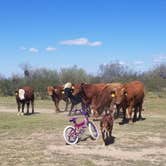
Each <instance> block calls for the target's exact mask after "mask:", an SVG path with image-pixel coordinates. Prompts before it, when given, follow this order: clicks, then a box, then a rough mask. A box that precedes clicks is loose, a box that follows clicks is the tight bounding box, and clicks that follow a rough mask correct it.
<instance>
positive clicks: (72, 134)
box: [63, 109, 99, 145]
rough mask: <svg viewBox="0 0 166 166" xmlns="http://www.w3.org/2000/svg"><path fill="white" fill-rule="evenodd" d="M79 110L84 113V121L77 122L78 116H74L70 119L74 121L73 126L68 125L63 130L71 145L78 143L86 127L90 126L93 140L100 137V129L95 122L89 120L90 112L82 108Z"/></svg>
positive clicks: (66, 139) (67, 141)
mask: <svg viewBox="0 0 166 166" xmlns="http://www.w3.org/2000/svg"><path fill="white" fill-rule="evenodd" d="M77 111H78V110H77ZM79 111H80V113H81V114H82V115H84V119H83V121H82V122H80V123H77V117H73V118H71V119H70V120H69V122H72V123H73V126H66V127H65V129H64V131H63V137H64V139H65V142H66V143H67V144H69V145H73V144H76V143H78V141H79V139H80V138H81V136H82V135H83V133H84V132H85V130H86V128H88V130H89V133H90V137H91V138H92V139H93V140H96V139H98V137H99V131H98V129H97V127H96V126H95V124H94V123H93V122H92V121H90V120H89V118H88V113H87V112H86V111H85V110H83V109H80V110H79ZM75 112H76V110H75Z"/></svg>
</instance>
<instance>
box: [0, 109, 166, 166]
mask: <svg viewBox="0 0 166 166" xmlns="http://www.w3.org/2000/svg"><path fill="white" fill-rule="evenodd" d="M36 112H37V113H38V114H35V115H32V116H31V117H33V116H34V117H33V118H38V119H37V120H38V121H39V122H41V123H44V124H45V128H42V126H43V124H42V125H41V126H40V125H39V128H37V127H35V125H36V124H34V126H33V123H35V119H34V121H33V123H32V122H31V121H29V120H30V119H31V117H28V118H27V117H17V116H16V109H15V108H7V107H4V106H1V107H0V116H1V117H2V115H3V116H7V117H8V114H9V113H12V115H11V117H9V119H10V118H11V119H14V118H16V121H17V120H19V119H21V118H22V119H24V121H23V122H22V119H21V122H20V124H21V125H24V124H26V123H32V129H28V130H29V133H28V134H27V133H26V131H27V127H26V126H25V128H24V127H23V128H20V129H18V130H14V129H16V128H17V125H16V127H15V128H14V127H13V128H12V130H11V132H9V131H10V130H8V128H10V127H9V126H8V128H5V127H4V126H5V125H3V123H1V124H0V147H1V150H0V165H2V166H8V165H19V166H22V165H42V166H46V165H51V166H54V165H64V166H66V165H72V166H75V165H81V166H82V165H87V166H93V165H97V166H114V165H116V166H122V165H123V166H126V165H129V166H130V165H131V166H143V165H146V166H147V165H149V166H151V165H152V166H153V165H160V166H164V165H166V132H165V131H166V125H165V124H166V113H165V114H163V113H162V114H158V113H156V112H149V111H147V112H144V117H145V118H146V119H145V120H144V121H138V122H136V123H130V124H125V125H119V122H120V120H121V119H118V120H115V123H114V129H113V137H114V143H113V144H110V145H108V146H105V145H104V143H103V141H102V139H101V135H100V137H99V139H98V140H96V141H94V140H91V139H90V138H88V139H84V137H86V135H84V136H83V138H82V141H80V142H79V143H78V144H76V145H72V146H71V145H66V144H65V142H64V139H63V136H62V132H63V128H64V127H65V126H66V125H68V124H69V123H68V119H69V117H68V116H67V112H63V113H59V114H55V113H54V111H53V109H48V108H47V109H44V108H37V109H36ZM6 114H7V115H6ZM33 118H32V119H33ZM2 119H3V120H4V118H2ZM45 119H46V120H45ZM25 120H27V121H28V122H25ZM47 120H48V121H49V120H50V124H52V123H53V122H54V121H57V127H56V129H55V128H51V127H50V126H51V125H50V124H49V122H48V121H47ZM14 122H15V120H13V124H15V123H14ZM6 124H7V123H6ZM13 124H12V125H13ZM95 124H96V125H97V126H98V128H99V122H95ZM21 129H23V130H24V131H22V132H21ZM19 130H20V131H19Z"/></svg>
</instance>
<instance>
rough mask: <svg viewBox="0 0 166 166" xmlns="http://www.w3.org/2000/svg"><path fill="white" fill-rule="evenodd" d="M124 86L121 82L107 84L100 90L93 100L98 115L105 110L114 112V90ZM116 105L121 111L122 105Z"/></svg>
mask: <svg viewBox="0 0 166 166" xmlns="http://www.w3.org/2000/svg"><path fill="white" fill-rule="evenodd" d="M122 86H123V85H122V84H121V83H109V84H105V86H104V88H103V89H101V90H100V92H99V93H98V94H97V96H96V97H95V98H94V100H93V102H92V109H93V111H94V112H95V113H96V116H98V115H100V114H101V113H102V112H103V111H104V110H105V111H107V110H108V111H110V112H111V113H112V112H114V110H115V109H114V104H113V103H114V102H113V99H114V91H116V90H117V89H120V88H121V87H122ZM116 107H117V111H118V112H119V109H120V106H119V105H117V106H116Z"/></svg>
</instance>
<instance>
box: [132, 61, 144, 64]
mask: <svg viewBox="0 0 166 166" xmlns="http://www.w3.org/2000/svg"><path fill="white" fill-rule="evenodd" d="M143 64H144V61H135V62H134V65H143Z"/></svg>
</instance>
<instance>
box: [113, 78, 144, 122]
mask: <svg viewBox="0 0 166 166" xmlns="http://www.w3.org/2000/svg"><path fill="white" fill-rule="evenodd" d="M144 95H145V92H144V85H143V83H142V82H140V81H132V82H129V83H126V84H124V85H123V87H122V88H121V89H120V90H118V91H115V98H114V101H115V103H116V104H122V108H123V112H124V117H123V122H125V121H126V109H127V108H128V119H131V118H132V110H133V109H134V117H133V122H134V121H136V120H141V119H143V118H142V115H141V112H142V105H143V100H144ZM137 112H139V116H138V118H137ZM127 121H128V120H127Z"/></svg>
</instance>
